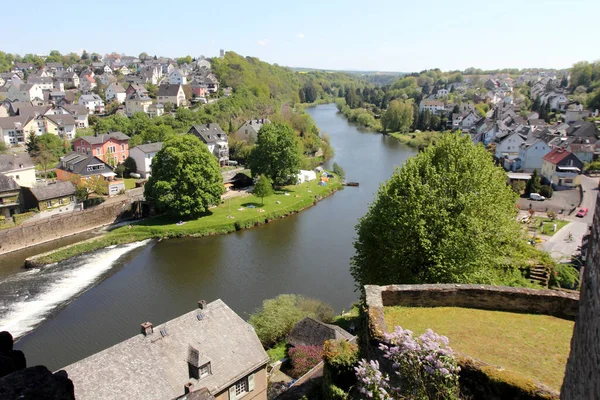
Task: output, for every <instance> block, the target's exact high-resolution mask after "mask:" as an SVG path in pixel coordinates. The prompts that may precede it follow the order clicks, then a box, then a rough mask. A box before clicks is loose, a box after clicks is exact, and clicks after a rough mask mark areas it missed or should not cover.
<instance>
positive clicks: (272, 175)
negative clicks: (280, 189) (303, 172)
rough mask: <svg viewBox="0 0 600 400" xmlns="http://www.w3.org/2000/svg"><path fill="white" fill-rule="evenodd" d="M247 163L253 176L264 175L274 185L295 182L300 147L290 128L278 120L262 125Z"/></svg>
mask: <svg viewBox="0 0 600 400" xmlns="http://www.w3.org/2000/svg"><path fill="white" fill-rule="evenodd" d="M248 164H249V167H250V170H251V171H252V175H253V176H258V175H265V176H266V177H268V178H269V179H270V180H271V181H272V182H273V183H274V184H275V185H278V186H281V185H286V184H289V183H296V182H295V181H296V176H297V175H298V170H299V169H300V148H299V146H298V141H297V140H296V135H295V134H294V131H293V130H292V128H291V127H290V126H289V125H286V124H282V123H278V122H273V123H271V124H266V125H263V127H262V128H260V131H258V138H257V142H256V147H255V148H254V149H253V150H252V153H250V159H249V163H248Z"/></svg>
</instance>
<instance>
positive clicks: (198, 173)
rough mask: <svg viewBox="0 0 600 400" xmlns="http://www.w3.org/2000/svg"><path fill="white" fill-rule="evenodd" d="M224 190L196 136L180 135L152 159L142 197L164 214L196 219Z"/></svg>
mask: <svg viewBox="0 0 600 400" xmlns="http://www.w3.org/2000/svg"><path fill="white" fill-rule="evenodd" d="M224 190H225V188H224V187H223V178H222V176H221V173H220V170H219V163H218V162H217V159H216V158H215V157H214V156H213V155H212V154H211V153H210V151H209V150H208V147H206V145H205V144H204V143H202V142H201V141H200V140H199V139H198V138H197V137H195V136H193V135H183V136H177V137H174V138H171V139H169V140H167V141H166V142H165V143H164V145H163V148H162V149H161V150H160V151H159V152H158V153H156V156H154V159H153V160H152V176H151V177H150V180H149V181H148V183H147V184H146V186H145V191H144V194H145V196H146V198H147V199H148V200H150V201H151V202H152V203H153V204H154V205H155V206H156V207H157V209H158V210H159V211H162V212H164V213H166V214H167V215H170V216H173V217H178V218H197V217H199V216H200V215H201V214H202V213H204V212H206V211H207V210H208V207H209V206H211V205H213V204H216V203H218V202H219V200H220V197H221V195H222V194H223V192H224Z"/></svg>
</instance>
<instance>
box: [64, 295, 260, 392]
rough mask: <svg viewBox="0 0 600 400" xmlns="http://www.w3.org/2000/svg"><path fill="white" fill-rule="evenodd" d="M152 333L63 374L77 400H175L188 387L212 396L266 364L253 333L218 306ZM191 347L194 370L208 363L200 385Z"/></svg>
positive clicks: (99, 355) (240, 321)
mask: <svg viewBox="0 0 600 400" xmlns="http://www.w3.org/2000/svg"><path fill="white" fill-rule="evenodd" d="M199 314H202V317H201V318H199V317H198V315H199ZM163 329H164V330H165V335H163V334H162V333H161V331H162V330H163ZM153 330H154V331H153V333H151V334H150V335H148V336H145V335H144V334H139V335H136V336H134V337H132V338H130V339H127V340H125V341H123V342H121V343H119V344H116V345H114V346H113V347H110V348H108V349H106V350H103V351H101V352H99V353H96V354H94V355H92V356H90V357H88V358H85V359H83V360H81V361H78V362H76V363H74V364H72V365H69V366H67V367H65V368H63V369H64V370H65V371H67V373H68V374H69V378H70V379H71V380H72V381H73V384H74V386H75V396H76V397H77V399H78V400H86V399H105V400H112V399H115V400H116V399H119V400H120V399H128V400H136V399H140V400H146V399H173V398H176V397H179V396H182V395H183V390H184V389H183V387H184V385H185V384H186V383H188V382H192V383H193V385H194V387H195V388H203V387H206V388H207V389H208V391H209V392H210V393H211V394H213V395H214V394H216V393H219V392H220V391H223V390H224V389H227V388H228V387H230V386H231V385H232V384H233V383H235V382H236V381H237V380H239V379H240V378H242V377H244V376H246V375H248V374H249V373H251V372H253V371H254V370H256V369H258V368H260V367H262V366H264V365H265V364H266V363H267V362H268V361H269V357H268V355H267V354H266V352H265V351H264V349H263V347H262V345H261V343H260V341H259V340H258V337H257V336H256V333H255V332H254V329H253V328H252V327H251V326H250V325H249V324H248V323H246V322H245V321H244V320H242V319H241V318H240V317H239V316H238V315H237V314H236V313H235V312H234V311H233V310H231V309H230V308H229V307H228V306H227V305H226V304H225V303H224V302H223V301H221V300H215V301H213V302H212V303H210V304H208V305H207V306H206V308H205V309H204V310H200V309H196V310H194V311H191V312H188V313H187V314H184V315H182V316H180V317H177V318H175V319H172V320H170V321H168V322H166V323H163V324H160V325H158V326H154V329H153ZM192 347H193V349H195V350H197V351H198V354H199V362H197V363H196V364H200V365H203V364H204V363H205V362H207V361H210V363H211V364H210V368H211V374H210V375H208V376H206V377H204V378H200V379H199V380H196V379H193V378H190V375H189V370H188V360H189V359H190V355H191V353H192V351H191V350H192Z"/></svg>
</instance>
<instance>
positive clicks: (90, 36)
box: [0, 0, 600, 72]
mask: <svg viewBox="0 0 600 400" xmlns="http://www.w3.org/2000/svg"><path fill="white" fill-rule="evenodd" d="M27 9H28V10H30V11H31V12H30V13H28V15H27V18H26V21H27V23H26V25H23V21H24V20H23V15H21V13H27V10H21V11H20V12H19V14H20V15H19V16H18V17H17V16H15V15H13V17H7V18H3V23H2V25H1V27H0V31H3V32H18V34H17V35H10V34H9V35H3V38H4V39H3V40H2V41H0V50H1V51H5V52H9V53H17V54H21V55H23V54H26V53H34V54H48V53H49V52H50V50H59V51H60V52H61V53H68V52H72V51H74V52H81V51H82V50H83V49H86V50H87V51H88V52H90V53H91V52H97V53H100V54H106V53H110V52H113V51H115V52H118V53H120V54H123V53H125V54H127V55H136V56H137V55H138V54H140V53H141V52H146V53H148V54H150V55H155V54H156V55H162V56H169V57H181V56H185V55H191V56H193V57H196V56H199V55H205V56H206V57H214V56H217V55H218V54H219V49H225V50H226V51H235V52H236V53H238V54H242V55H244V56H254V57H258V58H260V59H261V60H264V61H267V62H269V63H277V64H279V65H284V66H290V67H308V68H319V69H337V70H362V71H398V72H413V71H421V70H424V69H429V68H440V69H442V70H444V71H447V70H456V69H460V70H463V69H465V68H468V67H475V68H482V69H497V68H509V67H511V68H530V67H545V68H568V67H570V66H571V65H572V64H573V63H574V62H577V61H583V60H586V61H594V60H596V59H600V46H599V45H598V39H599V38H600V23H599V22H598V15H600V1H599V0H519V1H514V0H501V1H497V2H492V1H481V0H480V1H468V0H452V1H449V0H446V1H438V0H429V1H423V0H421V1H418V0H413V1H406V0H395V1H387V0H383V1H364V0H363V1H355V0H345V1H338V0H333V1H328V0H322V1H318V0H316V1H315V0H303V1H281V0H279V1H259V0H255V1H249V0H245V1H239V0H225V1H215V0H211V1H207V0H191V1H187V0H180V1H176V2H174V3H170V2H165V1H156V0H145V1H139V0H138V1H122V0H119V1H114V0H105V1H102V2H96V3H93V4H92V3H90V6H89V7H84V6H82V5H81V1H79V0H58V1H55V2H48V1H40V0H32V1H31V2H29V3H28V7H27Z"/></svg>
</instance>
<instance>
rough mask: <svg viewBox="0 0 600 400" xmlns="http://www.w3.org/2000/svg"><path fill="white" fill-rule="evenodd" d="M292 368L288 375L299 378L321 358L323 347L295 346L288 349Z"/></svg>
mask: <svg viewBox="0 0 600 400" xmlns="http://www.w3.org/2000/svg"><path fill="white" fill-rule="evenodd" d="M288 355H289V357H290V363H291V365H292V370H291V371H290V376H292V377H293V378H300V377H301V376H302V375H304V374H306V373H307V372H308V371H310V370H311V369H312V368H313V367H314V366H315V365H317V364H318V363H319V362H320V361H321V359H322V358H323V349H321V348H320V347H319V346H296V347H293V348H291V349H290V350H289V351H288Z"/></svg>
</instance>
